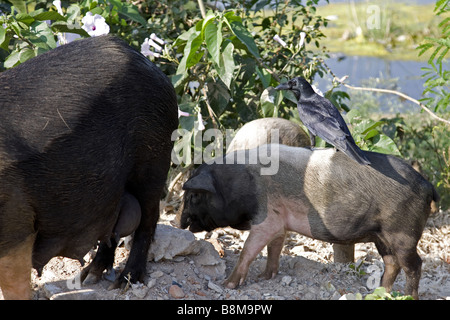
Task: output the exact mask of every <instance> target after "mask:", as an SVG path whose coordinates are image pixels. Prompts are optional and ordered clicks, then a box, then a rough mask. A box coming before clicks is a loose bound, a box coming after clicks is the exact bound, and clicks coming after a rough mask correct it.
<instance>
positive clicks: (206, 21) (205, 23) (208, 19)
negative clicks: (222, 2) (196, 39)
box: [201, 10, 216, 33]
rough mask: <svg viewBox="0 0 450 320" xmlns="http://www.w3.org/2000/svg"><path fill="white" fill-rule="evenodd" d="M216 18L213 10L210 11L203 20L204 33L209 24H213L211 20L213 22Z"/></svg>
mask: <svg viewBox="0 0 450 320" xmlns="http://www.w3.org/2000/svg"><path fill="white" fill-rule="evenodd" d="M215 17H216V16H215V14H214V13H213V12H212V11H211V10H209V11H208V13H207V14H206V17H205V18H204V19H203V21H201V27H202V29H201V31H202V33H204V32H205V29H206V27H207V26H208V25H209V24H211V23H213V21H211V20H213V19H214V18H215Z"/></svg>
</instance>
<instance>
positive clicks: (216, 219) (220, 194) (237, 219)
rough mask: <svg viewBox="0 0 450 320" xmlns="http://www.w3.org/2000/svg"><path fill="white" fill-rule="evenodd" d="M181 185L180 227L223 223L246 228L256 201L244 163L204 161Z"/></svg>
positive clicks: (199, 227)
mask: <svg viewBox="0 0 450 320" xmlns="http://www.w3.org/2000/svg"><path fill="white" fill-rule="evenodd" d="M218 167H220V168H218ZM216 169H218V170H216ZM183 189H184V190H185V194H184V208H183V212H182V214H181V218H180V227H181V228H183V229H185V228H187V227H189V230H190V231H192V232H200V231H211V230H214V229H216V228H221V227H227V226H230V227H233V228H235V229H239V230H248V229H250V226H251V221H252V218H253V217H254V216H255V214H256V213H257V209H258V204H257V201H256V189H255V186H254V182H253V177H252V176H251V175H250V174H249V172H248V171H247V170H246V168H245V166H241V165H226V164H222V165H219V164H215V165H206V164H204V165H202V166H200V167H199V168H198V169H197V170H196V172H195V173H194V175H193V176H192V177H191V178H190V179H189V180H188V181H187V182H186V183H185V184H184V186H183Z"/></svg>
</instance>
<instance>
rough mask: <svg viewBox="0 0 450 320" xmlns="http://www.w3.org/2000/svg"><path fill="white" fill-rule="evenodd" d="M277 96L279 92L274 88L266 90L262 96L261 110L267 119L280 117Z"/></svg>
mask: <svg viewBox="0 0 450 320" xmlns="http://www.w3.org/2000/svg"><path fill="white" fill-rule="evenodd" d="M277 95H278V91H276V90H275V89H274V88H272V87H269V88H267V89H265V90H264V91H263V93H262V94H261V99H260V103H261V110H262V113H263V116H264V117H265V118H267V117H277V116H278V110H277V109H278V108H277V105H276V101H277V100H278V99H277Z"/></svg>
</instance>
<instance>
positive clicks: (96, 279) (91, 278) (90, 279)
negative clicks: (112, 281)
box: [83, 273, 100, 285]
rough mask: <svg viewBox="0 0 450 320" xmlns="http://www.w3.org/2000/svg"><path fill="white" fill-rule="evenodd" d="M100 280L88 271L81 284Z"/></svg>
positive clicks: (94, 282)
mask: <svg viewBox="0 0 450 320" xmlns="http://www.w3.org/2000/svg"><path fill="white" fill-rule="evenodd" d="M99 281H100V277H99V276H97V275H95V274H92V273H88V275H87V276H86V278H85V279H84V281H83V285H90V284H96V283H98V282H99Z"/></svg>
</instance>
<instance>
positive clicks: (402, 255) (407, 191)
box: [181, 145, 439, 299]
mask: <svg viewBox="0 0 450 320" xmlns="http://www.w3.org/2000/svg"><path fill="white" fill-rule="evenodd" d="M272 151H273V150H272ZM239 152H245V153H246V157H247V159H249V154H251V153H252V152H256V153H258V149H252V150H246V151H237V152H235V153H239ZM365 154H366V156H367V157H368V158H369V160H370V162H371V163H372V165H371V166H354V165H353V164H352V165H349V161H350V160H349V159H348V157H347V156H346V155H345V154H343V153H342V152H336V151H335V150H333V149H321V150H319V149H317V150H314V151H311V150H309V149H305V148H294V147H287V146H282V145H280V146H279V153H278V156H279V169H278V172H277V173H276V174H274V175H261V174H260V172H261V167H263V165H262V164H261V162H258V163H257V164H230V163H231V162H232V160H229V159H225V160H223V161H224V163H227V164H214V163H213V164H209V165H208V164H203V165H201V166H200V167H199V168H198V169H197V170H196V171H195V172H194V174H193V176H192V177H191V178H190V179H189V180H188V181H187V182H186V183H185V184H184V186H183V188H184V189H185V190H186V193H185V202H184V211H183V213H182V216H181V227H182V228H186V227H188V226H189V227H190V230H191V231H193V232H197V231H202V230H207V231H210V230H213V229H215V228H218V227H225V226H231V227H234V228H238V229H250V235H249V237H248V239H247V241H246V242H245V245H244V248H243V251H242V253H241V255H240V258H239V261H238V263H237V265H236V267H235V268H234V271H233V273H232V274H231V275H230V277H229V278H228V279H227V280H226V282H225V284H226V285H227V286H228V287H229V288H235V287H236V286H238V285H240V284H242V283H243V281H244V280H245V277H246V275H247V272H248V268H249V266H250V263H251V262H252V261H253V260H254V259H255V257H256V256H257V254H258V253H259V252H260V251H261V250H262V249H263V248H264V246H265V245H267V248H268V258H267V265H266V269H265V271H264V273H263V274H262V276H264V277H265V278H267V279H269V278H271V277H273V276H274V275H275V274H276V273H277V272H278V265H279V262H278V261H279V255H280V252H281V249H282V247H283V243H284V239H285V236H286V232H287V231H296V232H298V233H300V234H303V235H305V236H308V237H311V238H314V239H319V240H323V241H327V242H332V243H340V244H353V243H357V242H375V245H376V247H377V249H378V251H379V253H380V254H381V256H382V258H383V261H384V263H385V272H384V275H383V277H382V282H381V285H382V286H384V287H386V289H387V290H390V289H391V288H392V285H393V283H394V281H395V278H396V277H397V274H398V272H399V271H400V269H403V270H404V271H405V273H406V288H405V292H406V293H407V294H411V295H412V296H413V297H414V298H416V299H417V298H418V287H419V279H420V274H421V265H422V261H421V259H420V257H419V255H418V254H417V250H416V246H417V243H418V241H419V239H420V237H421V235H422V232H423V228H424V226H425V223H426V220H427V218H428V216H429V214H430V208H431V206H430V205H431V202H432V201H438V198H439V197H438V195H437V193H436V191H435V189H434V188H433V186H432V185H431V184H430V183H429V182H428V181H426V180H425V179H424V178H423V177H422V176H421V175H420V174H419V173H417V172H416V171H415V170H414V169H413V168H412V167H410V166H409V165H408V164H406V163H405V162H404V161H402V160H400V159H398V158H395V157H393V156H389V155H385V154H379V153H373V152H365ZM228 157H234V159H239V157H235V154H234V153H231V154H228V155H227V156H226V158H228ZM231 159H233V158H231ZM241 159H242V158H241ZM246 163H249V162H248V161H247V162H246Z"/></svg>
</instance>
